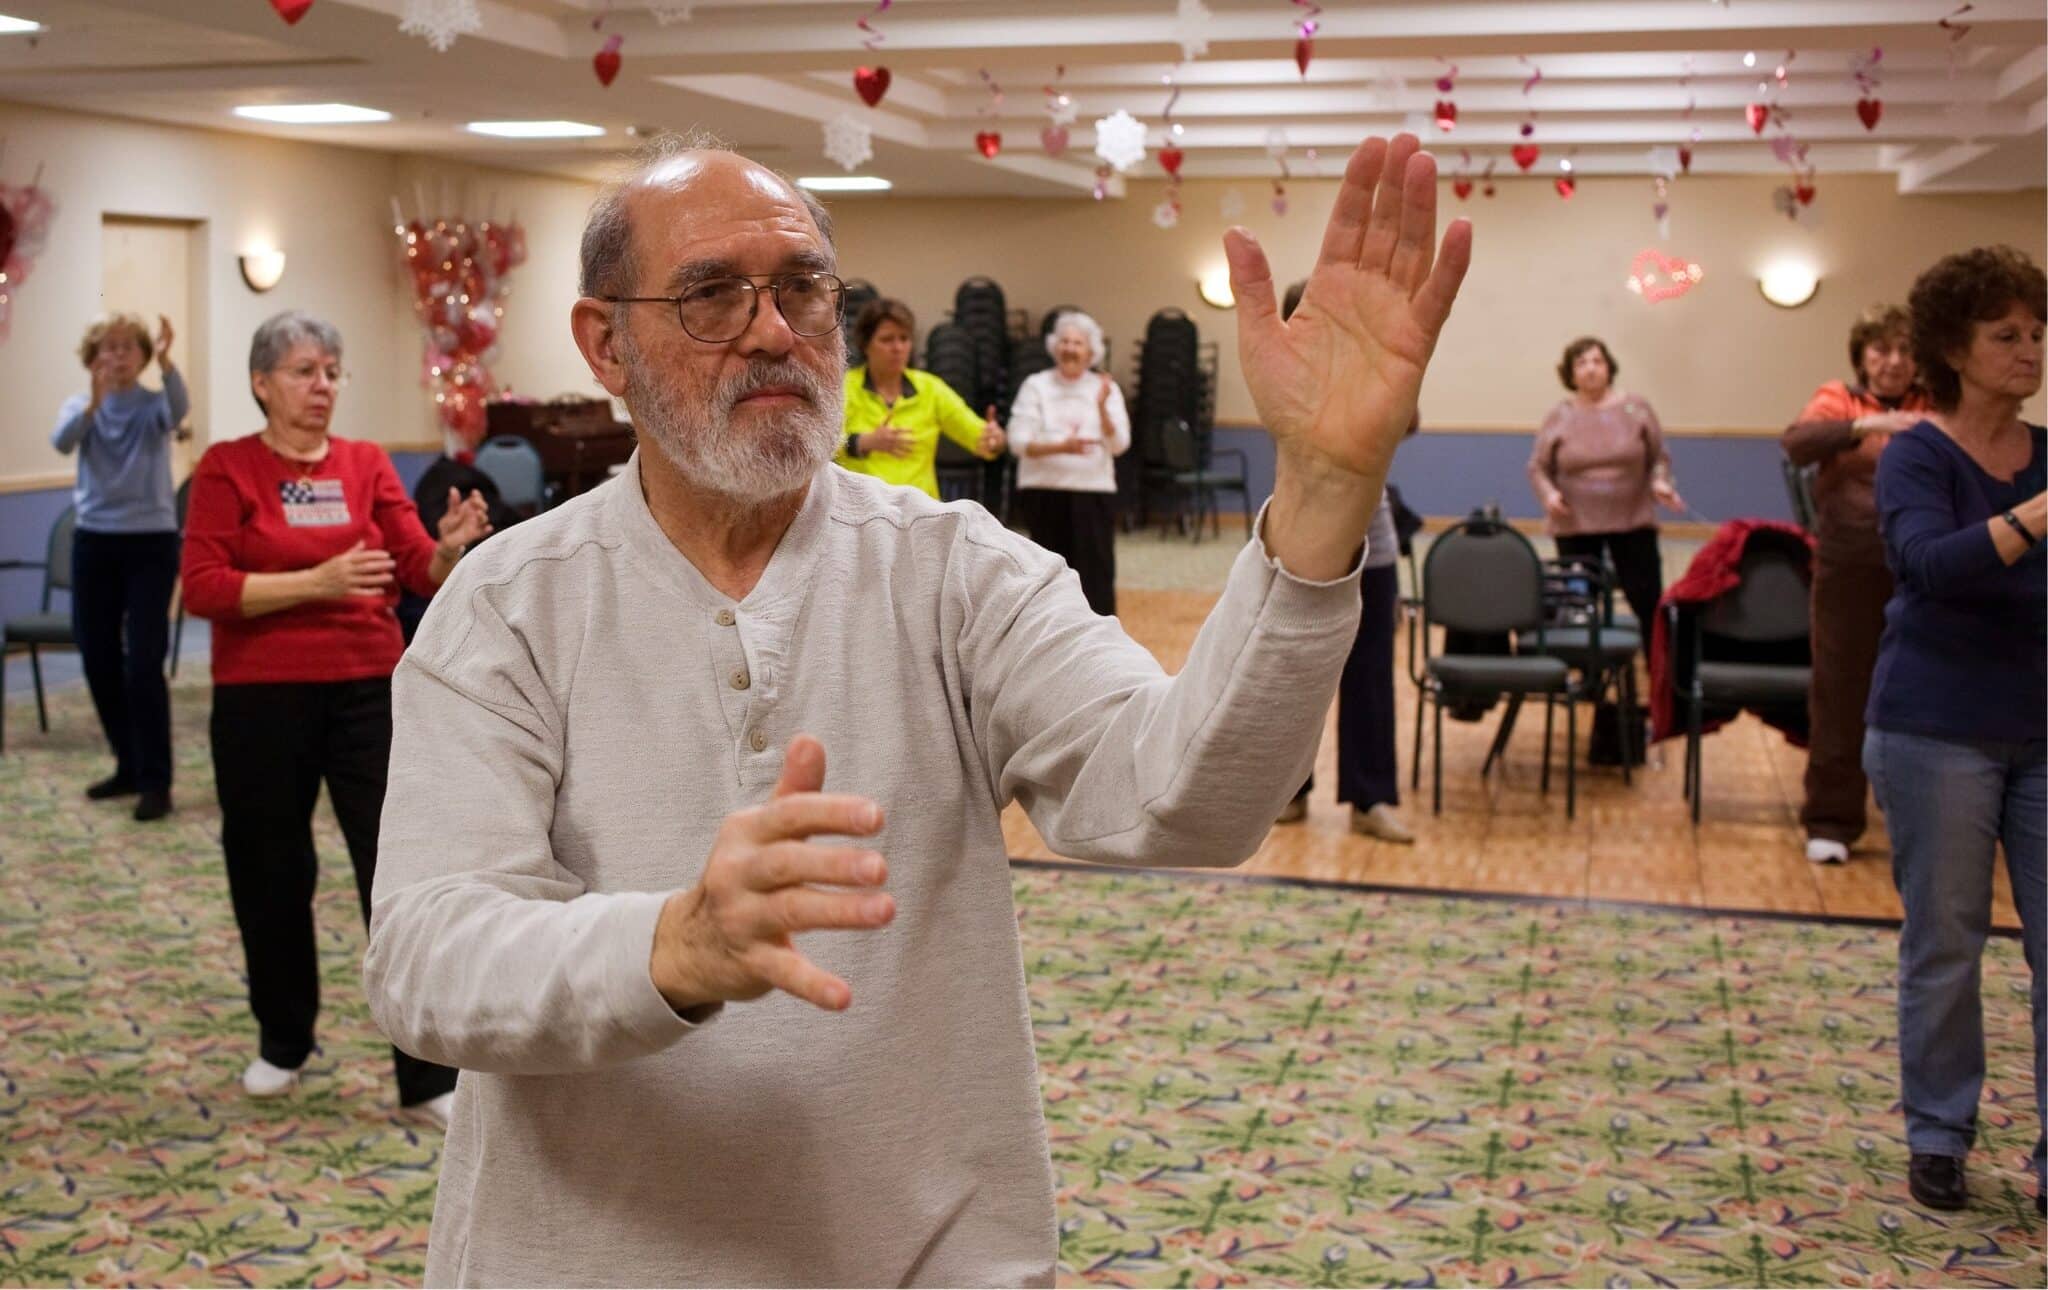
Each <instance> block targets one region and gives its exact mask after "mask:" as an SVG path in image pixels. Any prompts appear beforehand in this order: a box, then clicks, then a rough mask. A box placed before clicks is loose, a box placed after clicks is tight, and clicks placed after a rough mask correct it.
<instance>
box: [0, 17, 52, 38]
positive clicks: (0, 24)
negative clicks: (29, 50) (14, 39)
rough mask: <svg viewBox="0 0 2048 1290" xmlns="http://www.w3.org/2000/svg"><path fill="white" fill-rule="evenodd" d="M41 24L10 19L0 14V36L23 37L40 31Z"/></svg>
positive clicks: (41, 28)
mask: <svg viewBox="0 0 2048 1290" xmlns="http://www.w3.org/2000/svg"><path fill="white" fill-rule="evenodd" d="M42 30H43V24H41V23H39V22H31V21H29V20H28V19H27V18H11V17H9V16H8V15H6V14H4V13H0V36H25V35H27V34H28V33H30V32H32V31H42Z"/></svg>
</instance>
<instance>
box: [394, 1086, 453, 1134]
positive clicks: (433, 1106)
mask: <svg viewBox="0 0 2048 1290" xmlns="http://www.w3.org/2000/svg"><path fill="white" fill-rule="evenodd" d="M405 1109H406V1110H408V1111H411V1112H412V1113H413V1114H414V1115H417V1116H419V1117H420V1118H421V1119H423V1120H426V1121H428V1122H429V1123H431V1124H432V1125H433V1126H434V1127H435V1128H437V1129H439V1130H440V1131H441V1132H443V1133H446V1132H448V1116H449V1113H450V1112H452V1111H454V1109H455V1094H453V1093H443V1094H441V1096H439V1097H430V1098H428V1099H427V1100H426V1101H424V1102H417V1103H414V1104H413V1105H411V1106H408V1107H406V1108H405Z"/></svg>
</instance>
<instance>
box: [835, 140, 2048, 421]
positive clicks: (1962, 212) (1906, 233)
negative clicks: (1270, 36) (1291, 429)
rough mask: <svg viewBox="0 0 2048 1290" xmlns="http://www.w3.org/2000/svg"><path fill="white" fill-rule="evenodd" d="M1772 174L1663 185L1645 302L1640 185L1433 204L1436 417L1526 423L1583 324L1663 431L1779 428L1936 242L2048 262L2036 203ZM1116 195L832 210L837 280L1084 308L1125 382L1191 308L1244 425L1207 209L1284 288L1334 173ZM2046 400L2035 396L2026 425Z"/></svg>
mask: <svg viewBox="0 0 2048 1290" xmlns="http://www.w3.org/2000/svg"><path fill="white" fill-rule="evenodd" d="M1775 184H1776V181H1775V180H1771V179H1763V178H1707V177H1699V178H1687V179H1685V180H1683V181H1681V182H1679V183H1677V184H1674V185H1673V186H1672V197H1671V202H1672V217H1671V241H1670V242H1669V243H1668V244H1661V245H1663V246H1664V247H1665V249H1667V250H1668V251H1670V252H1672V253H1683V254H1684V255H1686V256H1688V257H1690V258H1691V259H1693V260H1696V261H1698V262H1699V263H1700V264H1701V265H1702V266H1703V267H1704V268H1705V270H1706V278H1705V280H1704V281H1703V282H1702V283H1701V284H1700V285H1699V286H1698V287H1696V288H1695V289H1694V290H1693V291H1692V293H1691V294H1689V295H1687V296H1685V297H1683V298H1681V299H1678V300H1671V301H1666V302H1664V303H1662V304H1658V305H1648V304H1646V303H1645V302H1644V301H1643V300H1642V299H1641V298H1639V297H1637V296H1635V295H1633V294H1631V293H1630V292H1629V291H1628V290H1627V289H1626V287H1625V286H1624V283H1625V282H1626V280H1627V277H1628V273H1629V264H1630V261H1631V260H1632V259H1633V258H1634V256H1635V255H1636V253H1637V252H1638V251H1640V250H1642V249H1643V248H1645V247H1652V246H1659V245H1660V244H1659V243H1658V241H1657V233H1656V227H1655V224H1654V222H1653V220H1652V218H1651V214H1650V200H1651V194H1650V185H1649V183H1648V181H1646V180H1639V179H1629V180H1622V179H1589V180H1586V181H1585V182H1583V183H1581V184H1580V186H1579V190H1578V193H1577V195H1576V196H1575V197H1574V198H1572V199H1571V200H1570V201H1569V202H1566V201H1564V200H1561V199H1560V198H1558V196H1557V195H1556V193H1555V192H1554V191H1552V188H1551V186H1550V182H1549V180H1548V179H1545V180H1542V181H1540V182H1538V181H1534V180H1505V181H1503V182H1501V183H1500V185H1499V195H1498V196H1496V197H1494V198H1492V199H1491V200H1488V199H1485V198H1483V197H1481V196H1480V195H1479V194H1478V193H1476V192H1475V193H1474V194H1473V195H1472V197H1471V199H1470V200H1469V201H1467V202H1463V203H1460V202H1458V201H1456V200H1455V199H1454V198H1453V196H1452V194H1451V192H1450V187H1449V184H1448V183H1446V184H1445V185H1444V188H1443V201H1444V204H1445V206H1446V207H1447V208H1449V209H1450V210H1451V211H1452V212H1454V213H1458V214H1466V215H1469V216H1471V218H1472V220H1473V223H1474V225H1475V234H1476V238H1475V250H1474V255H1473V266H1472V272H1471V275H1470V276H1469V277H1468V278H1467V280H1466V283H1465V289H1464V293H1463V295H1462V296H1461V298H1460V300H1459V304H1458V309H1457V312H1456V313H1455V314H1454V315H1453V316H1452V319H1451V322H1450V325H1449V326H1448V327H1447V328H1446V329H1445V332H1444V336H1443V340H1442V342H1441V344H1440V346H1439V348H1438V351H1437V357H1436V361H1435V363H1434V364H1433V365H1432V366H1431V368H1430V373H1429V377H1428V381H1427V385H1426V386H1425V388H1424V391H1423V407H1424V410H1425V413H1426V415H1427V416H1428V417H1429V419H1430V421H1431V423H1432V424H1437V425H1493V426H1526V425H1529V424H1531V423H1533V422H1534V421H1536V420H1537V419H1538V418H1540V417H1541V415H1542V413H1543V410H1544V409H1545V408H1547V407H1548V406H1549V405H1550V404H1551V403H1552V402H1553V401H1555V400H1556V399H1557V398H1558V397H1559V396H1560V394H1561V391H1560V389H1559V387H1558V384H1557V380H1556V377H1555V376H1554V374H1553V372H1552V368H1553V367H1554V365H1555V364H1556V361H1557V356H1558V353H1559V351H1560V350H1561V349H1562V347H1563V345H1564V343H1565V342H1566V341H1568V340H1570V339H1571V338H1572V337H1573V336H1576V335H1578V334H1580V333H1582V332H1595V333H1599V334H1601V335H1603V336H1605V337H1606V338H1607V340H1608V342H1609V344H1610V345H1611V346H1612V347H1613V349H1614V350H1615V354H1616V357H1617V359H1618V361H1619V362H1620V363H1621V365H1622V367H1623V369H1624V372H1623V377H1622V383H1623V384H1624V385H1626V386H1628V387H1629V388H1632V389H1636V390H1639V391H1641V392H1642V393H1643V394H1645V395H1646V396H1648V397H1649V398H1650V399H1651V401H1652V402H1653V403H1654V404H1655V405H1656V406H1657V408H1658V410H1659V411H1660V412H1661V414H1662V415H1663V418H1664V420H1665V421H1666V422H1667V423H1668V424H1670V425H1673V426H1679V427H1701V428H1716V429H1728V428H1762V427H1778V426H1782V425H1783V424H1784V422H1785V421H1787V420H1788V419H1789V418H1790V417H1791V415H1792V414H1793V413H1795V412H1797V411H1798V409H1799V407H1800V405H1801V404H1802V403H1803V402H1804V399H1805V397H1806V395H1807V394H1808V393H1809V392H1810V391H1811V390H1812V389H1813V387H1814V386H1815V385H1816V384H1818V383H1819V382H1820V381H1822V380H1824V379H1827V378H1830V377H1834V376H1840V375H1844V374H1845V372H1844V370H1843V369H1844V368H1845V367H1846V365H1847V358H1846V356H1845V354H1844V352H1843V346H1844V341H1845V340H1846V337H1847V334H1848V329H1849V325H1850V323H1851V322H1852V321H1853V319H1854V318H1855V315H1856V314H1857V312H1858V311H1860V310H1861V309H1862V308H1863V306H1864V305H1865V304H1867V303H1869V302H1871V301H1875V300H1903V298H1904V296H1905V294H1906V291H1907V289H1908V287H1909V286H1910V285H1911V283H1912V279H1913V275H1914V274H1915V273H1916V272H1917V271H1919V270H1920V269H1921V268H1923V267H1925V266H1926V265H1927V264H1929V263H1930V262H1932V261H1933V260H1934V259H1936V258H1937V257H1939V256H1940V255H1943V254H1945V253H1947V252H1949V251H1952V250H1956V249H1960V248H1962V247H1965V246H1969V245H1973V244H1977V243H1982V242H1996V241H2003V242H2010V243H2013V244H2015V245H2017V246H2020V247H2023V248H2025V249H2027V250H2028V251H2030V252H2031V253H2032V254H2033V255H2034V256H2035V257H2036V258H2037V259H2038V258H2042V257H2043V253H2044V247H2043V242H2044V238H2048V222H2044V221H2048V215H2044V205H2043V198H2044V195H2043V193H2042V192H2041V191H2039V190H2035V191H2033V192H2026V193H2016V194H2000V195H1984V196H1928V197H1900V196H1899V195H1898V194H1897V191H1896V187H1895V185H1894V183H1893V182H1892V180H1890V179H1889V178H1885V177H1882V176H1876V175H1843V176H1825V175H1824V176H1822V177H1821V180H1820V189H1821V196H1820V198H1819V200H1818V201H1817V202H1816V203H1815V205H1814V207H1813V210H1814V213H1815V215H1816V216H1817V217H1818V218H1816V219H1814V220H1812V221H1810V222H1808V223H1806V224H1803V225H1794V224H1792V223H1790V222H1788V221H1787V220H1785V219H1784V218H1783V217H1782V216H1779V215H1777V214H1776V213H1774V212H1773V211H1772V209H1771V201H1770V193H1771V189H1772V188H1773V187H1774V186H1775ZM1131 187H1132V192H1131V195H1130V196H1129V197H1128V198H1126V199H1124V200H1122V201H1108V202H1102V203H1096V202H1090V201H1085V200H1084V201H1080V202H1071V201H1013V202H1008V203H1003V204H999V205H993V204H989V203H982V202H973V201H964V200H900V201H898V200H889V199H873V198H869V199H857V200H856V199H843V200H840V201H838V202H836V203H835V204H834V208H833V210H834V217H835V219H836V221H837V224H838V231H839V250H840V261H841V266H842V272H843V274H844V275H845V276H847V277H865V278H869V279H871V280H872V281H874V282H875V284H876V285H877V286H879V287H880V288H881V289H882V290H883V291H884V292H886V293H889V294H893V295H898V296H901V297H902V298H903V299H905V300H906V301H908V302H909V304H910V305H911V307H912V308H913V309H915V310H916V311H917V314H918V319H919V324H920V327H923V326H925V325H928V324H929V323H931V322H936V321H938V320H939V318H940V317H941V316H942V314H943V313H944V311H945V310H946V309H947V308H949V307H950V305H951V301H952V293H953V288H954V287H955V286H957V285H958V284H959V282H960V280H961V279H962V278H963V277H966V276H968V275H970V274H974V273H985V274H987V275H989V276H990V277H993V278H995V279H996V280H997V281H998V282H1000V283H1002V284H1003V286H1004V288H1005V290H1006V292H1007V294H1008V297H1009V301H1010V304H1011V306H1012V307H1013V308H1016V307H1019V306H1021V307H1024V308H1026V309H1029V310H1031V312H1032V314H1033V316H1034V321H1035V320H1036V316H1037V314H1038V313H1040V312H1041V311H1043V310H1044V309H1046V308H1048V307H1050V306H1053V305H1057V304H1063V303H1072V304H1078V305H1080V306H1082V307H1083V308H1086V309H1088V310H1089V311H1091V312H1092V313H1094V314H1095V316H1096V317H1097V318H1098V319H1099V320H1100V321H1101V322H1102V324H1103V326H1104V328H1105V329H1106V330H1107V331H1108V332H1109V333H1110V336H1111V338H1112V341H1113V343H1114V345H1115V350H1116V358H1117V368H1118V374H1119V375H1125V374H1127V373H1128V370H1129V369H1128V367H1127V366H1126V364H1125V361H1124V360H1125V359H1126V358H1127V357H1128V355H1129V353H1130V345H1131V342H1133V341H1135V340H1137V339H1140V338H1141V337H1142V334H1143V329H1144V324H1145V320H1146V318H1148V317H1149V316H1150V315H1151V313H1152V311H1153V310H1155V309H1157V308H1160V307H1162V306H1166V305H1176V306H1179V307H1180V308H1182V309H1185V310H1187V311H1188V313H1189V314H1190V315H1191V316H1192V317H1193V318H1194V319H1195V320H1196V323H1197V325H1199V326H1200V327H1201V329H1202V335H1203V338H1204V339H1205V340H1216V341H1220V342H1221V343H1222V356H1223V364H1222V367H1223V376H1222V388H1221V391H1220V397H1219V407H1218V417H1219V419H1221V420H1226V421H1250V420H1252V419H1253V417H1252V409H1251V401H1250V398H1249V396H1248V395H1247V394H1246V392H1245V389H1244V383H1243V381H1242V379H1241V378H1240V376H1239V374H1238V371H1237V365H1236V362H1235V346H1236V329H1235V323H1234V320H1235V315H1234V314H1232V313H1227V312H1219V311H1217V310H1215V309H1211V308H1209V307H1208V306H1207V305H1204V304H1203V303H1202V302H1201V299H1200V297H1199V296H1197V295H1196V293H1195V279H1196V277H1197V276H1198V275H1199V274H1200V273H1201V272H1203V271H1204V270H1205V269H1208V268H1211V267H1214V266H1220V265H1221V264H1222V262H1223V251H1222V244H1221V238H1222V234H1223V230H1224V228H1225V227H1227V224H1228V221H1226V220H1225V219H1224V218H1223V217H1222V215H1221V213H1220V210H1219V207H1220V205H1221V201H1222V198H1223V196H1224V194H1225V193H1226V192H1227V191H1229V190H1230V189H1232V188H1236V189H1237V190H1238V191H1239V192H1240V193H1241V195H1242V196H1243V198H1244V201H1245V208H1246V209H1245V212H1244V214H1243V215H1242V216H1241V217H1240V219H1241V222H1243V223H1244V224H1246V225H1247V226H1248V227H1250V228H1251V229H1252V230H1253V232H1255V233H1256V234H1258V236H1259V238H1260V240H1261V241H1262V242H1263V243H1264V244H1265V246H1266V250H1267V254H1268V255H1269V256H1270V257H1271V259H1272V262H1273V269H1274V276H1275V278H1276V280H1277V281H1278V282H1279V283H1281V284H1282V285H1283V286H1284V285H1285V284H1286V283H1287V282H1289V281H1291V280H1293V279H1295V278H1298V277H1301V276H1303V275H1304V274H1306V272H1307V270H1308V268H1309V266H1310V264H1311V262H1312V261H1313V259H1314V256H1315V249H1316V246H1317V244H1318V242H1319V241H1320V240H1321V236H1322V228H1323V221H1324V219H1325V217H1326V216H1327V214H1328V211H1329V206H1330V202H1331V200H1332V198H1333V196H1334V193H1335V184H1334V183H1333V182H1329V181H1321V182H1297V183H1295V184H1293V185H1291V186H1290V190H1289V209H1288V213H1287V214H1286V215H1285V216H1276V215H1275V214H1273V212H1272V210H1271V209H1270V207H1269V201H1270V197H1271V189H1270V187H1269V186H1268V185H1266V184H1264V183H1236V184H1231V183H1223V182H1210V181H1203V182H1199V183H1189V184H1188V185H1187V187H1186V190H1185V195H1184V199H1183V206H1184V214H1183V216H1182V219H1181V222H1180V224H1179V225H1178V226H1177V227H1175V228H1172V229H1168V230H1161V229H1159V228H1156V227H1154V226H1153V224H1152V222H1151V213H1152V209H1153V207H1154V205H1155V204H1156V203H1157V202H1158V200H1159V198H1160V196H1161V194H1162V192H1163V187H1162V185H1159V184H1156V183H1136V184H1133V185H1132V186H1131ZM1793 253H1797V254H1801V255H1804V256H1808V257H1810V258H1811V259H1812V260H1813V262H1815V263H1816V264H1817V265H1818V266H1819V268H1820V271H1821V273H1822V275H1823V282H1822V286H1821V290H1820V293H1819V295H1818V296H1816V297H1815V299H1814V300H1813V301H1812V302H1811V303H1809V304H1808V305H1806V306H1805V307H1804V308H1801V309H1797V310H1789V311H1788V310H1783V309H1778V308H1776V307H1774V306H1772V305H1770V304H1768V303H1766V302H1765V301H1764V299H1763V297H1762V296H1761V295H1760V294H1758V292H1757V288H1756V274H1757V272H1758V271H1759V270H1760V269H1761V268H1762V267H1763V266H1764V265H1765V264H1766V263H1769V262H1770V261H1771V260H1773V259H1774V258H1776V257H1777V256H1779V255H1784V254H1793ZM2040 408H2041V401H2040V400H2038V399H2037V400H2036V401H2035V404H2034V409H2035V415H2036V416H2037V417H2038V416H2039V415H2040Z"/></svg>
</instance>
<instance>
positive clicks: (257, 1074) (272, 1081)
mask: <svg viewBox="0 0 2048 1290" xmlns="http://www.w3.org/2000/svg"><path fill="white" fill-rule="evenodd" d="M298 1086H299V1073H298V1071H296V1070H287V1069H285V1068H284V1067H282V1066H272V1065H271V1064H270V1063H269V1062H266V1061H264V1060H263V1059H262V1058H261V1057H258V1058H257V1059H256V1060H255V1061H253V1062H250V1063H249V1069H247V1070H245V1071H243V1072H242V1091H243V1092H244V1093H247V1094H248V1095H249V1096H250V1097H283V1096H285V1095H286V1094H287V1093H290V1092H291V1091H292V1090H293V1089H295V1088H297V1087H298Z"/></svg>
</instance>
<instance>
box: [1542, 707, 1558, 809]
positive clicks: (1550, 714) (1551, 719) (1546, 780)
mask: <svg viewBox="0 0 2048 1290" xmlns="http://www.w3.org/2000/svg"><path fill="white" fill-rule="evenodd" d="M1556 725H1557V698H1556V696H1555V695H1549V694H1546V695H1544V696H1543V792H1544V793H1545V794H1548V793H1549V792H1550V738H1551V730H1552V729H1553V728H1554V727H1555V726H1556Z"/></svg>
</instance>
